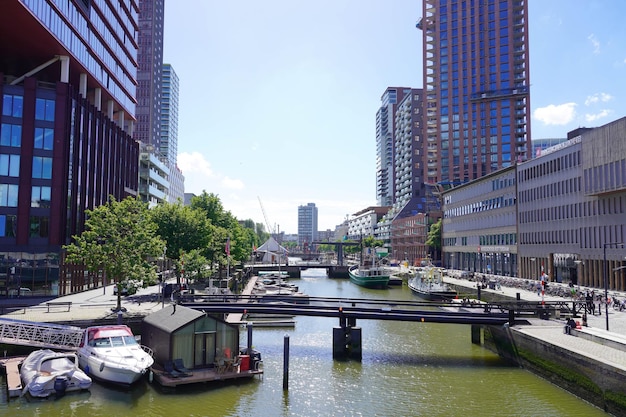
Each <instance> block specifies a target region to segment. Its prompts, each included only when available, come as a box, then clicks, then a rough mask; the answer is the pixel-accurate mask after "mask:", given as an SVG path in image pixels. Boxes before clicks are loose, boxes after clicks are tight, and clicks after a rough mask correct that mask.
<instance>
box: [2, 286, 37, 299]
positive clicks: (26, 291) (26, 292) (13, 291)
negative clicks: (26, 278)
mask: <svg viewBox="0 0 626 417" xmlns="http://www.w3.org/2000/svg"><path fill="white" fill-rule="evenodd" d="M8 294H9V297H30V296H31V295H33V292H32V291H31V290H30V288H26V287H21V288H19V292H18V288H10V289H9V291H8Z"/></svg>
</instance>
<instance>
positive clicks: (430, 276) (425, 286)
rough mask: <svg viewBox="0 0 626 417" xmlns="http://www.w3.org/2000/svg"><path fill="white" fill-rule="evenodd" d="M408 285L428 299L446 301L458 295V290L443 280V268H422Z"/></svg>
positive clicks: (413, 291) (419, 295)
mask: <svg viewBox="0 0 626 417" xmlns="http://www.w3.org/2000/svg"><path fill="white" fill-rule="evenodd" d="M408 286H409V288H410V289H411V292H412V293H413V294H415V295H417V296H418V297H420V298H423V299H425V300H428V301H445V300H450V299H453V298H455V297H456V296H457V292H456V291H455V290H454V289H453V288H451V287H450V286H449V285H448V284H446V283H445V282H444V281H443V273H442V271H441V269H439V268H435V267H427V268H421V269H419V270H418V271H417V274H416V275H415V277H413V278H410V279H409V281H408Z"/></svg>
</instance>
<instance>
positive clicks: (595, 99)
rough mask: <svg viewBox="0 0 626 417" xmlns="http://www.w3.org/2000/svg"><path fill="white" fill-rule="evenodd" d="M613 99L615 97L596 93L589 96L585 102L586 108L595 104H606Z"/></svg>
mask: <svg viewBox="0 0 626 417" xmlns="http://www.w3.org/2000/svg"><path fill="white" fill-rule="evenodd" d="M612 99H613V96H612V95H610V94H608V93H596V94H594V95H592V96H588V97H587V99H586V100H585V106H590V105H592V104H594V103H599V102H603V103H606V102H607V101H610V100H612Z"/></svg>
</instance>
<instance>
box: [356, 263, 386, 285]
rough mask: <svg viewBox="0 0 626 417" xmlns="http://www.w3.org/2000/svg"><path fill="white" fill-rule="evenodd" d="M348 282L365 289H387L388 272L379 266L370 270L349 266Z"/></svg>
mask: <svg viewBox="0 0 626 417" xmlns="http://www.w3.org/2000/svg"><path fill="white" fill-rule="evenodd" d="M348 275H350V281H352V282H354V283H355V284H356V285H360V286H361V287H365V288H387V285H389V271H388V270H387V268H384V267H381V266H374V267H371V268H367V267H359V265H354V266H351V267H350V268H349V269H348Z"/></svg>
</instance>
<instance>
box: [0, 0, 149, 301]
mask: <svg viewBox="0 0 626 417" xmlns="http://www.w3.org/2000/svg"><path fill="white" fill-rule="evenodd" d="M138 15H139V9H138V5H137V2H136V1H135V0H128V1H124V2H119V3H115V5H113V4H111V3H109V2H104V1H91V2H85V1H82V0H67V1H63V2H58V1H45V0H41V1H25V0H5V1H3V2H2V12H1V13H0V56H1V57H2V59H0V95H1V96H2V101H1V102H0V115H1V116H0V117H1V125H0V259H1V263H0V296H2V295H6V294H7V290H9V289H11V288H19V287H28V288H29V289H31V291H32V293H33V294H34V295H56V294H59V295H61V294H66V293H68V292H72V291H79V290H81V289H84V288H85V287H86V285H87V283H86V282H85V275H84V274H82V272H80V273H77V274H75V275H72V274H71V273H66V271H65V269H64V265H63V262H62V246H63V245H65V244H68V243H70V241H71V236H73V235H76V234H80V233H82V231H83V229H84V222H85V210H87V209H93V208H95V207H97V206H99V205H101V204H103V203H105V202H106V201H107V200H108V198H109V196H110V195H112V196H113V197H115V198H116V199H118V200H121V199H123V198H125V197H126V196H129V195H130V196H134V195H137V189H138V164H137V161H138V160H139V147H138V145H137V143H136V142H135V141H134V140H133V139H132V130H133V127H134V120H135V104H136V102H135V93H136V79H135V74H136V67H137V30H138V27H137V19H138Z"/></svg>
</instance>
